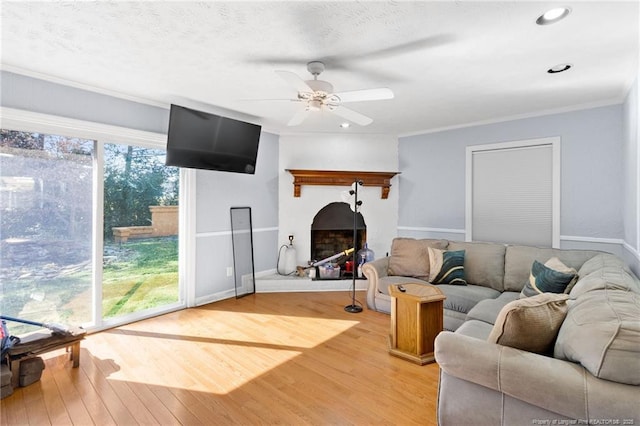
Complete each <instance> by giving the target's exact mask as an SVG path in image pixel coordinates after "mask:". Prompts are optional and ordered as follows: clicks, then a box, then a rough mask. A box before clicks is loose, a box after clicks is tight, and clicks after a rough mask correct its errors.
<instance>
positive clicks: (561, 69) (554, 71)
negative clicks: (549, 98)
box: [547, 64, 571, 74]
mask: <svg viewBox="0 0 640 426" xmlns="http://www.w3.org/2000/svg"><path fill="white" fill-rule="evenodd" d="M569 68H571V64H560V65H556V66H555V67H551V68H549V69H548V70H547V72H548V73H549V74H557V73H559V72H564V71H566V70H568V69H569Z"/></svg>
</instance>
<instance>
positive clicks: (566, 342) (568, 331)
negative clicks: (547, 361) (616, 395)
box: [554, 284, 640, 385]
mask: <svg viewBox="0 0 640 426" xmlns="http://www.w3.org/2000/svg"><path fill="white" fill-rule="evenodd" d="M576 286H577V284H576ZM638 318H640V294H638V293H635V292H632V291H625V290H616V289H604V290H591V291H588V292H586V293H584V294H582V295H581V296H580V297H579V298H577V299H576V300H575V301H574V302H573V303H572V304H571V305H570V307H569V312H568V313H567V317H566V318H565V320H564V322H563V323H562V326H561V327H560V332H559V333H558V338H557V340H556V344H555V348H554V357H555V358H560V359H566V360H569V361H573V362H579V363H580V364H582V366H583V367H584V368H586V369H587V371H589V372H590V373H591V374H593V375H594V376H596V377H599V378H601V379H606V380H611V381H614V382H620V383H626V384H629V385H640V321H638Z"/></svg>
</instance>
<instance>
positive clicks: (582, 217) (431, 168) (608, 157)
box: [399, 105, 638, 254]
mask: <svg viewBox="0 0 640 426" xmlns="http://www.w3.org/2000/svg"><path fill="white" fill-rule="evenodd" d="M624 120H625V119H624V114H623V105H613V106H607V107H600V108H593V109H587V110H581V111H574V112H567V113H561V114H553V115H546V116H540V117H534V118H527V119H520V120H513V121H507V122H500V123H495V124H488V125H481V126H473V127H467V128H461V129H455V130H448V131H442V132H437V133H429V134H423V135H416V136H407V137H403V138H400V146H399V157H400V158H399V161H400V170H401V171H402V174H401V175H400V182H401V184H400V207H399V235H402V236H415V237H437V238H449V239H458V240H462V239H464V233H463V231H464V228H465V149H466V147H467V146H470V145H479V144H488V143H497V142H508V141H517V140H526V139H535V138H543V137H550V136H559V137H560V138H561V218H560V222H561V223H560V234H561V236H564V237H565V238H564V240H565V241H566V243H565V242H563V244H562V246H563V247H567V248H569V247H571V248H576V247H577V246H580V247H583V248H591V247H593V244H596V245H597V246H598V248H599V249H603V246H605V247H607V246H608V251H612V252H614V253H616V254H621V251H622V247H621V244H608V243H607V244H602V239H604V240H617V241H622V240H623V239H625V237H626V234H627V233H628V232H629V231H628V228H629V227H627V226H625V225H626V223H625V222H628V221H632V220H633V219H626V220H625V219H623V217H626V216H631V215H632V214H633V212H629V213H625V214H623V213H622V212H623V208H625V206H627V205H628V204H629V203H632V200H631V201H629V200H628V196H627V194H628V193H630V192H633V191H635V193H636V194H637V192H638V188H637V186H635V187H634V185H633V183H630V184H628V185H627V186H626V187H624V185H623V182H625V181H627V180H626V179H625V177H624V174H625V172H624V166H623V162H624V161H623V157H624V155H625V154H624V153H623V150H624V149H625V148H623V145H624V143H623V140H624V136H623V132H624V128H625V127H624V126H625V125H624V124H623V122H624ZM629 126H630V127H635V128H637V118H636V122H635V124H633V123H631V124H629ZM631 149H634V148H631ZM635 149H637V141H636V142H635ZM636 217H637V216H636ZM625 229H627V232H625ZM631 232H632V231H631ZM566 237H580V238H579V239H585V240H589V239H591V240H592V241H591V242H590V241H582V242H580V241H578V242H576V241H572V240H571V239H570V238H566ZM594 241H599V242H597V243H593V242H594ZM591 243H593V244H591ZM612 245H613V246H615V247H612Z"/></svg>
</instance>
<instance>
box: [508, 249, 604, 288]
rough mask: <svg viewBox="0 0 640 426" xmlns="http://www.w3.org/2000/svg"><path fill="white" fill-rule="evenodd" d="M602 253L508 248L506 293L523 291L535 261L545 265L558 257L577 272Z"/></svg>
mask: <svg viewBox="0 0 640 426" xmlns="http://www.w3.org/2000/svg"><path fill="white" fill-rule="evenodd" d="M600 253H601V252H598V251H592V250H560V249H552V248H538V247H530V246H517V245H514V246H507V249H506V254H505V260H504V291H521V290H522V288H523V287H524V285H525V283H526V282H527V280H528V279H529V274H530V273H531V265H532V264H533V261H534V260H537V261H538V262H541V263H544V262H546V261H547V260H549V259H551V258H552V257H557V258H558V259H560V261H561V262H562V263H564V264H565V265H567V266H568V267H570V268H574V269H575V270H580V267H581V266H582V265H583V264H584V263H585V262H586V261H587V260H589V259H591V258H592V257H594V256H596V255H598V254H600Z"/></svg>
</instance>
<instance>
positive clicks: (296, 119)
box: [287, 109, 309, 127]
mask: <svg viewBox="0 0 640 426" xmlns="http://www.w3.org/2000/svg"><path fill="white" fill-rule="evenodd" d="M308 115H309V110H308V109H301V110H300V111H298V112H296V113H295V115H294V116H293V117H292V118H291V120H289V122H288V123H287V126H290V127H293V126H297V125H298V124H300V123H302V122H303V121H304V120H305V119H306V118H307V116H308Z"/></svg>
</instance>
